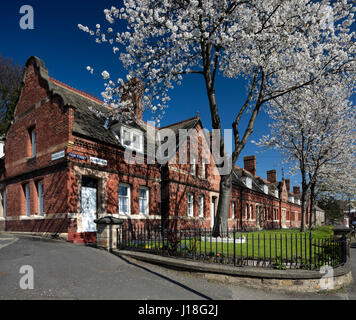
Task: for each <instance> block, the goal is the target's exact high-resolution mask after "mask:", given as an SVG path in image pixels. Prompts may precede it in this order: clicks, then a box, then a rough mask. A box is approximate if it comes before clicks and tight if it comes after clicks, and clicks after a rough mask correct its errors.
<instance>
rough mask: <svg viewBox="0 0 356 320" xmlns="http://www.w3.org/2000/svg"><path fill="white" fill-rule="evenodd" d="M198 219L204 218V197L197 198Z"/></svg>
mask: <svg viewBox="0 0 356 320" xmlns="http://www.w3.org/2000/svg"><path fill="white" fill-rule="evenodd" d="M199 218H204V196H202V195H201V196H199Z"/></svg>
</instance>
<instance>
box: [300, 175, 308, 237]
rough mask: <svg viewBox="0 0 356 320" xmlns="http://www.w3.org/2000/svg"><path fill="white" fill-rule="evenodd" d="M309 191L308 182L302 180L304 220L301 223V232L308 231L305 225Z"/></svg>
mask: <svg viewBox="0 0 356 320" xmlns="http://www.w3.org/2000/svg"><path fill="white" fill-rule="evenodd" d="M307 191H308V188H307V184H306V183H305V182H302V199H301V202H302V219H301V220H302V221H301V225H300V232H305V231H306V228H305V225H306V209H307V206H306V195H307Z"/></svg>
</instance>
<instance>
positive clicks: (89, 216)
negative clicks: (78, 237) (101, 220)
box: [82, 177, 98, 232]
mask: <svg viewBox="0 0 356 320" xmlns="http://www.w3.org/2000/svg"><path fill="white" fill-rule="evenodd" d="M97 210H98V180H96V179H92V178H87V177H83V179H82V232H96V224H95V223H94V220H95V219H96V218H97V217H96V213H97Z"/></svg>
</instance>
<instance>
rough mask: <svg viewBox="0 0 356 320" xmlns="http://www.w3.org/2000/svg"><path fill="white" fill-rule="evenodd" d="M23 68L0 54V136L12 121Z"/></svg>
mask: <svg viewBox="0 0 356 320" xmlns="http://www.w3.org/2000/svg"><path fill="white" fill-rule="evenodd" d="M22 71H23V67H22V66H19V65H16V64H15V63H14V61H13V60H12V59H10V58H5V57H3V56H2V55H1V54H0V136H2V135H4V134H5V133H6V132H7V130H8V128H9V126H10V124H11V121H12V120H13V115H14V110H15V106H16V103H17V100H18V98H19V96H20V90H21V81H22Z"/></svg>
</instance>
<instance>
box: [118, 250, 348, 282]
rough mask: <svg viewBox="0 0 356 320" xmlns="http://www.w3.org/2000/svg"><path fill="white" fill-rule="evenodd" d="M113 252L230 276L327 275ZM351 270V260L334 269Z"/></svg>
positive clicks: (337, 271)
mask: <svg viewBox="0 0 356 320" xmlns="http://www.w3.org/2000/svg"><path fill="white" fill-rule="evenodd" d="M112 253H113V254H115V255H118V256H124V257H130V258H134V259H137V260H141V261H145V262H149V263H154V264H159V265H163V266H166V267H172V268H175V269H182V270H185V271H194V272H203V273H215V274H224V275H229V276H240V277H250V278H264V279H295V280H303V279H304V280H307V279H321V278H323V277H325V274H324V273H320V272H319V271H311V270H293V269H287V270H278V269H267V268H259V267H235V266H228V265H219V264H213V263H203V262H198V261H189V260H184V259H179V258H170V257H162V256H157V255H154V254H149V253H144V252H137V251H126V250H118V249H112ZM349 272H351V264H350V260H349V259H348V261H347V262H346V263H345V264H344V265H342V266H340V267H337V268H335V269H334V275H333V276H334V277H339V276H343V275H346V274H348V273H349Z"/></svg>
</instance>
